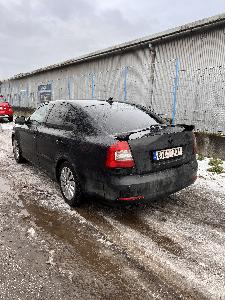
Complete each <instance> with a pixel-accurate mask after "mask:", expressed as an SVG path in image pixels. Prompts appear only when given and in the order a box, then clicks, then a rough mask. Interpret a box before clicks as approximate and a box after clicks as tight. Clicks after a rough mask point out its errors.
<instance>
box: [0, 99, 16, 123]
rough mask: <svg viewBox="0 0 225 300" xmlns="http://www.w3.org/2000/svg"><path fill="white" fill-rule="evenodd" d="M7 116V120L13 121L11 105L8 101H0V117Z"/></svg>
mask: <svg viewBox="0 0 225 300" xmlns="http://www.w3.org/2000/svg"><path fill="white" fill-rule="evenodd" d="M1 118H2V119H3V118H7V119H8V120H9V122H12V121H13V110H12V106H11V105H10V104H9V103H8V102H0V119H1Z"/></svg>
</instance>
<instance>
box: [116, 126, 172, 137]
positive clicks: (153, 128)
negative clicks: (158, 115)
mask: <svg viewBox="0 0 225 300" xmlns="http://www.w3.org/2000/svg"><path fill="white" fill-rule="evenodd" d="M167 126H168V125H163V124H154V125H151V126H149V127H146V128H142V129H138V130H133V131H129V132H123V133H118V134H115V135H114V136H115V137H116V138H117V139H119V140H121V141H128V140H129V137H130V135H132V134H135V133H141V132H144V133H143V135H142V137H143V136H145V135H148V134H149V133H155V132H159V131H160V130H161V129H162V128H166V127H167ZM146 131H148V132H147V133H146Z"/></svg>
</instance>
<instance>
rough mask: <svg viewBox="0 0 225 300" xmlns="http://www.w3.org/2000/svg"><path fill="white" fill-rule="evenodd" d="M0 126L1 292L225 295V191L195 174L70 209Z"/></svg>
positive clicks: (34, 295)
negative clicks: (176, 186) (145, 193)
mask: <svg viewBox="0 0 225 300" xmlns="http://www.w3.org/2000/svg"><path fill="white" fill-rule="evenodd" d="M4 125H6V124H4ZM0 126H1V125H0ZM3 128H4V130H2V131H1V130H0V268H1V273H0V299H56V298H57V299H225V255H224V254H225V246H224V245H225V194H224V193H222V192H221V191H220V190H217V191H215V190H211V189H209V188H208V187H207V186H204V182H201V180H200V179H199V180H198V181H197V183H196V184H195V185H193V186H192V187H189V188H188V189H186V190H183V191H181V192H179V193H177V194H175V195H173V196H171V197H169V198H166V199H160V200H158V201H154V202H152V203H149V204H148V205H139V206H135V207H122V208H109V207H107V206H105V205H102V204H100V203H98V201H97V200H96V199H87V200H86V202H85V204H84V205H83V206H82V207H80V208H76V209H70V208H69V206H67V205H66V204H65V203H64V201H63V200H62V198H61V196H60V191H59V188H58V186H57V184H56V183H54V182H53V181H52V180H51V179H49V178H48V176H47V175H45V174H44V173H43V172H41V171H40V170H37V169H36V168H34V167H32V166H31V165H30V164H24V165H18V164H16V162H15V161H14V159H13V155H12V149H11V141H10V125H9V126H4V127H3Z"/></svg>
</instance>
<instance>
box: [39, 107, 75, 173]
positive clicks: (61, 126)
mask: <svg viewBox="0 0 225 300" xmlns="http://www.w3.org/2000/svg"><path fill="white" fill-rule="evenodd" d="M68 107H69V105H68V104H67V103H64V102H56V103H54V106H53V108H52V109H51V110H50V112H49V114H48V117H47V119H46V122H45V124H44V126H40V127H39V128H38V137H37V153H38V161H39V165H40V167H42V168H43V169H45V170H46V171H48V172H49V173H54V168H55V162H56V160H57V157H58V156H61V157H62V156H63V155H64V153H66V152H68V149H67V148H68V147H70V143H69V142H68V139H69V134H70V133H69V132H68V130H67V128H66V127H65V118H66V115H67V112H68Z"/></svg>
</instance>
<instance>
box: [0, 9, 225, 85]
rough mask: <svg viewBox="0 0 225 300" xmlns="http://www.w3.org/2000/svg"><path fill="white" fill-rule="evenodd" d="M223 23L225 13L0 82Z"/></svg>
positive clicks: (224, 21)
mask: <svg viewBox="0 0 225 300" xmlns="http://www.w3.org/2000/svg"><path fill="white" fill-rule="evenodd" d="M223 23H225V13H223V14H220V15H216V16H213V17H210V18H205V19H201V20H199V21H195V22H191V23H188V24H185V25H181V26H178V27H175V28H172V29H169V30H166V31H162V32H160V33H155V34H152V35H149V36H145V37H143V38H139V39H135V40H132V41H129V42H125V43H122V44H118V45H115V46H112V47H108V48H105V49H102V50H98V51H95V52H91V53H89V54H86V55H82V56H79V57H77V58H74V59H69V60H65V61H63V62H61V63H57V64H53V65H49V66H46V67H43V68H38V69H36V70H34V71H31V72H26V73H20V74H17V75H15V76H13V77H10V78H8V79H5V80H0V82H2V83H3V82H6V81H10V80H16V79H20V78H24V77H30V76H33V75H35V74H38V73H43V72H47V71H50V70H54V69H58V68H61V67H65V66H69V65H73V64H76V63H81V62H84V61H87V60H90V59H94V58H98V57H101V56H107V55H109V54H112V53H116V52H118V51H124V50H126V49H129V48H134V47H138V46H142V45H146V44H149V43H154V42H155V43H157V42H159V41H162V40H165V39H167V38H168V37H169V38H172V37H175V36H176V37H177V36H178V35H182V34H183V33H186V32H191V31H195V30H198V29H201V28H203V27H207V28H209V27H211V26H215V25H219V24H223Z"/></svg>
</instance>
